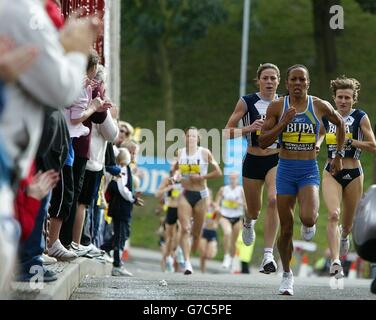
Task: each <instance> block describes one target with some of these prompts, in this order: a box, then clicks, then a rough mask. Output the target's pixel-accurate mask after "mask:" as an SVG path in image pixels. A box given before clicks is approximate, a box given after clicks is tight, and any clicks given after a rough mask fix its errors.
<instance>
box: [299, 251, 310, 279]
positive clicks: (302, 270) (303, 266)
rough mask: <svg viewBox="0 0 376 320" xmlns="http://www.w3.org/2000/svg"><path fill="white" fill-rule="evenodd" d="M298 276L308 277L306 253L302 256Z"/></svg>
mask: <svg viewBox="0 0 376 320" xmlns="http://www.w3.org/2000/svg"><path fill="white" fill-rule="evenodd" d="M298 277H308V256H307V255H306V254H304V255H303V257H302V262H301V264H300V268H299V274H298Z"/></svg>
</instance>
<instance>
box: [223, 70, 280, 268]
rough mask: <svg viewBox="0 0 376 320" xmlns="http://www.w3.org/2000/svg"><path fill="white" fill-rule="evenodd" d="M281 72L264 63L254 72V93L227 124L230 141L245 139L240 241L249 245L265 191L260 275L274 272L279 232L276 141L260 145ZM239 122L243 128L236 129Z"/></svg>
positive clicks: (253, 235) (237, 106) (242, 98)
mask: <svg viewBox="0 0 376 320" xmlns="http://www.w3.org/2000/svg"><path fill="white" fill-rule="evenodd" d="M279 79H280V73H279V69H278V67H277V66H276V65H274V64H272V63H264V64H262V65H260V66H259V68H258V70H257V79H256V80H257V85H258V87H259V89H260V91H259V92H257V93H252V94H248V95H246V96H243V97H241V98H240V99H239V101H238V103H237V104H236V107H235V110H234V112H233V113H232V115H231V117H230V119H229V120H228V122H227V125H226V129H229V130H228V134H229V136H230V138H235V137H239V136H242V135H243V136H246V138H247V141H248V147H247V154H246V155H245V157H244V159H243V168H242V175H243V189H244V194H245V197H246V201H247V211H246V214H245V217H244V221H243V232H242V236H243V242H244V244H245V245H247V246H249V245H251V243H252V242H253V240H254V238H255V232H254V224H255V222H256V221H257V218H258V216H259V214H260V210H261V205H262V194H263V187H264V184H265V186H266V188H267V194H268V199H267V206H266V213H265V222H264V259H263V260H262V262H261V266H260V272H263V273H271V272H275V271H276V270H277V264H276V262H275V260H274V256H273V247H274V243H275V238H276V234H277V230H278V224H279V219H278V213H277V206H276V192H275V190H276V189H275V177H276V171H277V164H278V152H279V144H278V141H276V140H275V141H274V142H273V143H272V144H271V145H270V146H269V147H268V148H267V149H265V150H263V149H261V148H260V146H259V142H258V139H259V136H260V129H261V126H262V124H263V123H264V119H265V117H266V113H267V110H268V108H269V105H270V103H271V102H272V101H273V100H274V99H276V98H278V96H277V95H276V91H277V87H278V85H279ZM240 121H241V123H242V127H241V128H237V126H238V123H239V122H240Z"/></svg>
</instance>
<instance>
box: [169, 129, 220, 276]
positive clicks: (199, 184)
mask: <svg viewBox="0 0 376 320" xmlns="http://www.w3.org/2000/svg"><path fill="white" fill-rule="evenodd" d="M185 138H186V141H185V143H186V147H185V148H182V149H180V150H178V164H179V171H180V175H181V179H178V180H180V182H181V185H182V187H183V189H184V191H183V193H182V195H180V196H179V199H178V216H179V222H180V225H181V228H182V230H181V232H182V235H181V245H182V249H183V252H184V258H185V271H184V274H191V273H193V269H192V264H191V262H190V253H191V249H192V251H193V252H195V251H196V250H197V248H198V245H199V242H200V236H201V229H202V224H203V223H204V218H205V214H206V213H207V211H208V201H207V200H208V199H207V198H208V195H209V194H208V189H207V184H206V180H207V179H214V178H217V177H220V176H221V175H222V170H221V168H220V167H219V165H218V163H217V161H216V160H215V159H214V158H213V155H212V153H211V152H210V150H209V149H206V148H203V147H200V146H199V145H198V143H199V136H198V130H197V128H195V127H190V128H188V129H186V130H185ZM209 164H211V165H212V166H213V167H214V170H213V171H211V172H209V173H208V166H209ZM175 180H176V179H175ZM192 218H193V219H192ZM191 219H192V220H193V224H192V222H191ZM190 236H192V238H193V239H192V244H190Z"/></svg>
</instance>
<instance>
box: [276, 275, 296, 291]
mask: <svg viewBox="0 0 376 320" xmlns="http://www.w3.org/2000/svg"><path fill="white" fill-rule="evenodd" d="M279 294H282V295H286V296H293V295H294V276H293V274H292V272H291V271H290V272H284V273H283V275H282V282H281V286H280V287H279Z"/></svg>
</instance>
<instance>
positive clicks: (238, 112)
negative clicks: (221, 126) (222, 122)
mask: <svg viewBox="0 0 376 320" xmlns="http://www.w3.org/2000/svg"><path fill="white" fill-rule="evenodd" d="M245 112H246V105H245V102H244V100H243V99H242V98H240V99H239V101H238V103H237V104H236V106H235V110H234V112H233V113H232V114H231V116H230V119H229V120H228V122H227V124H226V127H225V138H226V139H234V138H238V137H241V136H244V135H245V134H247V133H249V132H254V131H256V130H260V129H261V126H262V124H263V122H264V121H263V120H260V119H259V120H256V121H254V122H253V123H252V124H251V125H249V126H246V127H243V128H238V123H239V121H240V119H241V118H242V117H243V116H244V114H245Z"/></svg>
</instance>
